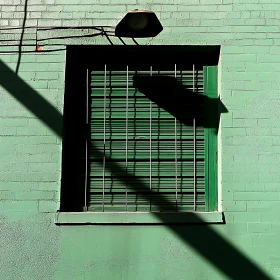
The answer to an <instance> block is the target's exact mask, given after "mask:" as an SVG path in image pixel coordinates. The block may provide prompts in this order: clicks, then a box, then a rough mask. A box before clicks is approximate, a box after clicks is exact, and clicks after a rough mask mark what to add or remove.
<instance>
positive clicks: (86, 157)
mask: <svg viewBox="0 0 280 280" xmlns="http://www.w3.org/2000/svg"><path fill="white" fill-rule="evenodd" d="M86 87H87V89H86V130H88V112H89V108H88V96H89V71H88V69H87V77H86ZM85 144H86V147H85V153H86V154H85V197H84V199H85V201H84V209H83V210H84V212H86V211H87V185H88V131H86V139H85Z"/></svg>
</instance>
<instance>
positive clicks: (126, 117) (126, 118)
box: [125, 65, 128, 211]
mask: <svg viewBox="0 0 280 280" xmlns="http://www.w3.org/2000/svg"><path fill="white" fill-rule="evenodd" d="M125 107H126V109H125V110H126V114H125V173H126V174H125V175H126V178H125V210H126V211H127V169H128V164H127V163H128V162H127V157H128V65H127V66H126V106H125Z"/></svg>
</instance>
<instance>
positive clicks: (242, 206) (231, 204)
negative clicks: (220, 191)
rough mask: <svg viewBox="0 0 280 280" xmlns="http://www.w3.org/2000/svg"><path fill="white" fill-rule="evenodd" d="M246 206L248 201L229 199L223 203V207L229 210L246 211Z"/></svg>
mask: <svg viewBox="0 0 280 280" xmlns="http://www.w3.org/2000/svg"><path fill="white" fill-rule="evenodd" d="M246 207H247V206H246V202H243V201H227V202H226V203H223V209H224V210H225V211H228V212H244V211H246Z"/></svg>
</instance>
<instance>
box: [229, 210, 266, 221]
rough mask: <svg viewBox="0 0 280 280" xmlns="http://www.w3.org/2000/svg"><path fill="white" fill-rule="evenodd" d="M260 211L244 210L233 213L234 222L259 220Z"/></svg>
mask: <svg viewBox="0 0 280 280" xmlns="http://www.w3.org/2000/svg"><path fill="white" fill-rule="evenodd" d="M260 215H261V214H260V213H257V212H244V213H240V212H238V213H234V222H237V223H240V222H241V223H242V222H244V223H247V222H260V220H261V219H260Z"/></svg>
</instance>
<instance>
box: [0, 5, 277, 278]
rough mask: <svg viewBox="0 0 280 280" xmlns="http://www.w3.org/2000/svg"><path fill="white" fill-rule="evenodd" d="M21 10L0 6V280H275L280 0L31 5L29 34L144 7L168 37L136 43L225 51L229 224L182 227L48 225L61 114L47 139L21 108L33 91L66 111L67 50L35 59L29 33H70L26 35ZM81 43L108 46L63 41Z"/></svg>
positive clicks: (223, 162) (224, 163)
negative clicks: (210, 45) (160, 24)
mask: <svg viewBox="0 0 280 280" xmlns="http://www.w3.org/2000/svg"><path fill="white" fill-rule="evenodd" d="M24 7H25V0H0V31H1V32H0V96H1V102H0V158H1V160H0V235H1V238H0V253H1V254H0V260H1V263H2V265H1V266H0V276H1V279H7V280H10V279H11V280H14V279H29V280H30V279H40V280H42V279H43V280H44V279H46V280H47V279H51V280H53V279H60V280H61V279H68V278H73V279H76V280H79V279H117V280H119V279H161V280H162V279H170V278H172V279H178V280H179V279H185V278H186V279H215V280H217V279H238V280H239V279H245V277H246V278H249V279H251V278H254V279H279V273H280V256H279V251H280V247H279V244H280V235H279V233H280V215H279V210H280V202H279V198H280V197H279V193H280V192H279V189H280V169H279V166H280V156H279V146H280V140H279V136H280V125H279V116H280V101H279V100H280V99H279V89H280V82H279V81H280V79H279V78H280V64H279V62H280V57H279V52H280V35H279V31H280V28H279V18H280V0H162V1H149V0H83V1H81V0H28V1H27V14H26V15H27V17H26V22H25V27H44V26H85V25H98V26H101V25H102V26H103V25H106V26H107V25H109V26H115V25H116V22H117V21H118V20H119V19H120V18H121V17H122V16H123V15H124V14H125V13H126V11H128V10H132V9H135V8H138V9H150V10H153V11H154V12H155V13H156V14H157V15H158V17H159V19H160V20H161V23H162V24H163V26H164V31H163V32H162V33H161V34H160V35H159V36H158V37H156V38H153V39H141V40H138V42H139V44H151V45H171V44H179V45H190V44H193V45H208V44H217V45H221V56H220V61H219V94H220V97H221V99H222V101H223V103H224V104H225V105H226V107H227V109H228V110H229V112H228V113H227V114H223V116H222V119H221V128H220V134H219V176H220V177H219V182H220V187H221V192H222V197H221V201H222V210H223V211H225V219H226V221H227V224H226V225H216V226H211V227H207V226H198V227H193V226H188V227H185V228H180V229H177V228H175V229H174V228H168V227H164V226H158V227H155V226H149V227H143V226H137V227H121V226H114V227H101V226H94V227H90V226H64V227H58V226H55V225H54V213H55V212H56V211H57V209H58V208H59V197H60V177H61V138H60V136H59V135H60V133H59V127H61V118H60V119H59V120H57V127H58V130H56V131H53V130H52V129H50V128H49V127H48V126H47V125H46V124H45V123H44V122H43V121H42V120H40V119H38V118H37V117H35V116H34V114H33V113H32V111H31V110H30V108H27V107H26V106H24V105H23V102H20V101H19V100H25V101H26V100H27V104H28V94H27V92H29V91H32V92H33V91H35V92H36V94H38V95H40V96H41V97H42V98H44V99H45V100H47V101H48V102H49V103H50V104H51V105H53V106H54V107H55V108H56V109H57V110H58V111H59V112H62V110H63V94H64V74H65V73H64V70H65V51H64V50H63V49H64V47H65V46H64V45H63V44H65V43H64V42H62V41H56V42H58V44H60V45H58V46H54V41H53V40H50V41H44V42H45V43H46V44H48V45H47V46H44V50H53V49H62V50H60V51H56V52H47V53H40V54H35V53H34V49H35V47H34V44H35V39H36V36H37V39H38V38H39V39H44V38H47V37H48V36H58V35H63V34H64V33H63V32H65V31H63V32H62V31H59V32H58V31H56V33H55V34H50V33H42V32H37V35H36V28H27V29H25V31H24V33H23V35H22V29H20V28H19V27H21V26H22V25H23V23H24ZM12 27H15V28H19V29H8V28H12ZM4 29H5V30H4ZM67 32H68V33H67ZM67 32H66V33H67V34H68V35H69V34H70V35H71V34H74V33H73V32H74V31H67ZM21 37H23V47H22V52H23V53H22V56H21V60H20V62H21V63H20V66H19V69H18V73H15V71H16V70H17V62H18V50H19V42H20V39H21ZM111 40H112V42H113V43H114V44H121V42H120V40H119V39H117V38H113V37H112V38H111ZM125 42H126V43H127V44H132V41H131V40H129V39H125ZM80 43H83V44H109V42H108V40H107V39H106V37H104V36H103V37H101V36H98V37H94V38H87V39H75V40H73V39H71V40H69V41H67V44H80ZM15 85H17V86H15ZM29 87H30V88H29ZM31 105H32V104H31ZM33 107H34V106H33ZM49 117H50V118H51V117H52V116H49ZM179 232H180V234H179V235H178V233H179ZM178 236H180V238H179V237H178ZM182 237H183V238H182ZM201 244H202V245H203V246H202V245H201ZM225 244H229V245H225ZM202 247H203V248H206V249H203V248H202ZM218 248H219V249H218ZM232 248H235V249H232ZM221 250H222V251H221ZM236 250H237V251H238V252H241V256H242V257H237V255H236V254H235V253H233V252H236ZM219 254H220V256H218V255H219ZM220 258H221V259H222V260H221V259H220ZM243 258H244V259H243ZM248 260H249V261H248ZM250 261H252V262H253V264H252V263H250V265H249V264H248V263H249V262H250ZM230 266H232V267H233V269H230V268H228V267H230ZM234 270H235V271H237V272H234ZM260 270H261V271H262V270H263V271H265V273H267V276H266V277H264V275H262V274H261V273H260ZM238 271H239V272H238ZM241 271H242V274H241ZM226 272H228V273H227V274H228V275H226ZM238 273H240V274H238ZM240 275H242V277H240ZM252 276H254V277H252Z"/></svg>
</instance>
